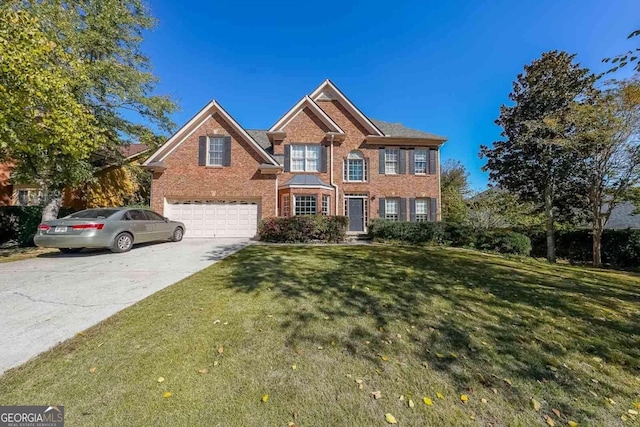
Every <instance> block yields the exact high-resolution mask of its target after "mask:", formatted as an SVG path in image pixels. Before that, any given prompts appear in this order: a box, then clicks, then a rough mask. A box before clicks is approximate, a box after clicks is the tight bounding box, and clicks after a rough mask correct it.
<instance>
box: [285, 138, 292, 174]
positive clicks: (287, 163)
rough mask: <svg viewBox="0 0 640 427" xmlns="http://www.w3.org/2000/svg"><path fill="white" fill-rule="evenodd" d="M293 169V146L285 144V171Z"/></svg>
mask: <svg viewBox="0 0 640 427" xmlns="http://www.w3.org/2000/svg"><path fill="white" fill-rule="evenodd" d="M290 170H291V146H290V145H289V144H285V146H284V171H285V172H289V171H290Z"/></svg>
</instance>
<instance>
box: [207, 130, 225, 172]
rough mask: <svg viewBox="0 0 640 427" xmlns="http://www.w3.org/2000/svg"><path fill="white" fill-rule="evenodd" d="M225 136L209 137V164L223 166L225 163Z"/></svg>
mask: <svg viewBox="0 0 640 427" xmlns="http://www.w3.org/2000/svg"><path fill="white" fill-rule="evenodd" d="M224 141H225V138H217V137H212V136H210V137H209V147H208V155H207V166H222V165H223V164H224Z"/></svg>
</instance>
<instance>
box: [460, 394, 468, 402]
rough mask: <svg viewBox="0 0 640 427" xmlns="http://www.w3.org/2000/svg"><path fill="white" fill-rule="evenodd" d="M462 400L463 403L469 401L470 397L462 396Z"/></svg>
mask: <svg viewBox="0 0 640 427" xmlns="http://www.w3.org/2000/svg"><path fill="white" fill-rule="evenodd" d="M460 400H462V401H463V402H466V401H467V400H469V396H467V395H466V394H461V395H460Z"/></svg>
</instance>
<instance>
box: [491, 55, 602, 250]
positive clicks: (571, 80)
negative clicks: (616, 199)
mask: <svg viewBox="0 0 640 427" xmlns="http://www.w3.org/2000/svg"><path fill="white" fill-rule="evenodd" d="M574 58H575V55H570V54H568V53H566V52H558V51H552V52H547V53H544V54H543V55H542V57H541V58H540V59H537V60H535V61H533V62H532V63H531V64H529V65H526V66H525V68H524V73H522V74H519V75H518V77H517V79H516V81H515V82H514V83H513V91H512V92H511V94H510V95H509V99H510V100H511V101H512V102H513V105H510V106H505V105H503V106H502V107H501V109H500V116H499V118H498V119H497V120H496V124H498V125H499V126H501V127H502V129H503V131H502V136H503V137H504V139H503V140H500V141H496V142H494V143H493V146H492V147H491V148H490V147H487V146H483V147H481V152H480V155H481V157H484V158H486V159H487V164H486V165H485V166H484V170H487V171H489V178H490V180H491V181H492V182H493V183H494V184H496V185H497V186H498V187H500V188H503V189H507V190H509V191H510V192H512V193H514V194H516V195H517V196H518V197H519V199H520V200H521V201H523V202H526V201H530V202H533V203H535V205H536V207H537V209H538V210H539V211H540V212H544V215H545V228H546V233H547V260H548V261H549V262H555V260H556V254H555V233H554V230H555V225H556V222H557V221H558V220H562V221H568V222H571V221H574V220H575V217H576V216H577V215H579V214H580V213H582V212H584V205H585V204H586V198H585V197H584V196H583V195H584V194H585V191H584V182H583V179H582V177H583V174H582V171H581V170H579V168H580V167H581V163H580V162H579V157H578V156H577V154H575V153H574V152H573V151H572V150H568V149H567V141H568V139H569V136H570V134H571V132H572V127H571V122H570V120H569V119H568V115H569V112H570V111H571V105H572V104H573V103H574V102H575V101H577V100H579V99H581V98H582V97H584V96H585V95H586V94H587V93H588V92H590V91H591V90H592V89H593V85H594V82H595V80H596V77H595V76H594V75H593V74H592V73H591V72H589V70H588V69H586V68H583V67H581V66H580V65H578V64H576V63H574Z"/></svg>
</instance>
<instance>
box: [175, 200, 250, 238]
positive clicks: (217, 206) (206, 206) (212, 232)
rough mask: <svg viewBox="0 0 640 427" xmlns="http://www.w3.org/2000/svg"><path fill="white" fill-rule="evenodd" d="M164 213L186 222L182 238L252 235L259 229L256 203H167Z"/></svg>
mask: <svg viewBox="0 0 640 427" xmlns="http://www.w3.org/2000/svg"><path fill="white" fill-rule="evenodd" d="M167 214H168V215H167V216H168V217H169V218H170V219H172V220H176V221H181V222H183V223H184V224H185V227H186V232H185V236H184V237H185V238H188V237H193V238H205V237H254V236H255V235H256V233H257V231H258V205H257V204H249V203H248V204H237V203H223V202H204V203H169V204H168V205H167Z"/></svg>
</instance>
